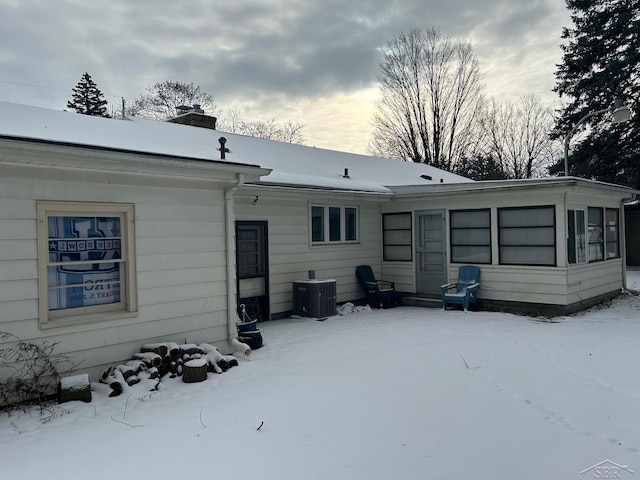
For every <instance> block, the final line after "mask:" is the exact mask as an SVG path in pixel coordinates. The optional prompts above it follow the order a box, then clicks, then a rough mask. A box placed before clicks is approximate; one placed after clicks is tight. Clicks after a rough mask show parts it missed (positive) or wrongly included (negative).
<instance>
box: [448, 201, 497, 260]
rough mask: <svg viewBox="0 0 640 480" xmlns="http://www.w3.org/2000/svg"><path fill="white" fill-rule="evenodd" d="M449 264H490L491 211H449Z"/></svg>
mask: <svg viewBox="0 0 640 480" xmlns="http://www.w3.org/2000/svg"><path fill="white" fill-rule="evenodd" d="M450 215H451V221H450V229H451V232H450V233H451V262H453V263H487V264H488V263H491V211H490V210H489V209H481V210H480V209H479V210H452V211H451V214H450Z"/></svg>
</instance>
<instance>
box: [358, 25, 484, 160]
mask: <svg viewBox="0 0 640 480" xmlns="http://www.w3.org/2000/svg"><path fill="white" fill-rule="evenodd" d="M383 55H384V58H383V61H382V64H381V65H380V76H379V82H380V93H381V99H380V101H379V103H378V111H377V113H376V114H375V116H374V119H373V126H374V136H373V139H372V141H371V145H370V148H371V150H372V152H373V153H374V154H376V155H379V156H383V157H391V158H398V159H402V160H408V161H413V162H422V163H428V164H430V165H433V166H435V167H438V168H442V169H444V170H449V171H452V170H454V169H455V167H456V163H457V162H458V161H459V159H461V158H464V157H469V156H473V155H474V153H473V152H472V150H473V147H474V145H475V144H476V142H475V139H476V136H475V135H473V133H474V129H475V127H476V123H477V122H476V117H477V115H478V110H479V105H480V103H481V100H482V88H483V87H482V81H481V74H480V70H479V66H478V61H477V58H476V56H475V54H474V53H473V49H472V47H471V44H470V43H468V42H454V41H453V40H451V38H450V37H448V36H443V35H442V34H441V33H440V31H439V30H437V29H434V28H432V29H428V30H420V29H413V30H410V31H409V32H408V33H401V34H400V35H398V36H397V37H395V38H393V39H392V40H390V41H389V42H388V43H387V45H386V48H385V50H384V52H383Z"/></svg>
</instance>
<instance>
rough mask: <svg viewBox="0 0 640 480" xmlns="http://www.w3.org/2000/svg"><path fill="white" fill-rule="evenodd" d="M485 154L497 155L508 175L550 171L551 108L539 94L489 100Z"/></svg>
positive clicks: (484, 130)
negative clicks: (514, 98)
mask: <svg viewBox="0 0 640 480" xmlns="http://www.w3.org/2000/svg"><path fill="white" fill-rule="evenodd" d="M480 123H481V125H482V135H481V138H482V139H483V142H482V143H483V150H484V156H486V157H490V158H493V159H495V161H496V163H497V164H498V165H499V167H500V169H501V170H502V172H503V173H504V175H505V177H506V178H532V177H540V176H543V175H545V174H546V173H547V169H548V167H549V165H551V164H552V163H553V144H552V141H551V140H550V138H549V134H550V132H551V130H552V129H553V125H554V120H553V116H552V112H551V109H550V108H548V107H546V106H545V105H544V104H543V103H542V101H541V100H540V98H539V97H538V96H536V95H523V96H522V97H520V99H519V101H518V102H516V103H513V102H506V103H502V104H499V103H498V102H496V101H495V99H493V100H491V101H490V102H488V104H487V105H486V108H485V109H484V112H483V115H482V121H481V122H480Z"/></svg>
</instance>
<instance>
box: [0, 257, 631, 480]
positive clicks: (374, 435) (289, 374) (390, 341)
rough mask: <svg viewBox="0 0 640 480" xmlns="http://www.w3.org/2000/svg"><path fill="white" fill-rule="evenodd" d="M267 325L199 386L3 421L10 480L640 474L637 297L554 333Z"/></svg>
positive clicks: (452, 316) (168, 383) (547, 328)
mask: <svg viewBox="0 0 640 480" xmlns="http://www.w3.org/2000/svg"><path fill="white" fill-rule="evenodd" d="M629 288H633V289H636V290H640V271H637V270H636V271H631V272H629ZM263 332H264V337H265V340H266V345H265V347H263V348H262V349H260V350H257V351H255V352H253V353H252V355H251V360H250V361H247V360H240V365H239V366H238V367H234V368H232V369H231V370H229V371H228V372H226V373H223V374H221V375H216V374H212V373H210V374H209V378H208V380H207V381H206V382H203V383H196V384H184V383H182V381H181V380H180V379H173V380H171V379H168V378H165V379H163V382H162V385H163V388H162V389H161V390H160V391H158V392H155V393H152V394H150V393H149V392H148V391H146V390H145V387H144V385H143V384H139V385H136V386H135V387H133V388H130V389H129V390H128V391H126V392H125V393H124V394H123V395H121V396H120V397H116V398H108V397H107V393H108V392H107V390H108V389H107V388H106V387H105V386H103V385H100V384H95V385H93V401H92V402H91V403H90V404H85V403H81V402H70V403H66V404H64V405H63V406H62V407H63V408H64V409H65V410H66V412H65V413H63V414H61V415H59V416H55V418H47V417H46V415H45V417H42V416H41V415H40V413H39V412H38V411H36V410H34V411H33V412H31V413H27V414H25V413H21V414H13V415H11V416H7V415H6V414H1V415H0V478H2V479H40V478H64V479H67V480H74V479H82V480H89V479H90V480H100V479H110V480H111V479H113V478H126V479H136V478H166V479H197V478H243V479H249V478H260V479H279V480H285V479H294V478H295V479H305V480H310V479H323V480H326V479H345V480H346V479H350V480H351V479H395V478H424V479H436V478H437V479H469V478H477V479H513V478H518V479H520V480H526V479H536V480H541V479H548V478H552V479H585V478H629V479H632V478H634V477H638V478H640V374H639V373H640V348H639V344H640V297H638V296H635V295H631V294H624V295H622V296H620V297H618V298H617V299H615V300H614V301H613V302H611V303H610V304H609V305H606V306H603V307H598V308H594V309H592V310H590V311H588V312H585V313H582V314H577V315H574V316H570V317H558V318H555V319H554V320H553V322H549V321H542V320H540V319H534V318H529V317H523V316H515V315H509V314H498V313H491V312H469V313H467V314H464V313H463V312H459V311H442V310H437V309H426V308H414V307H401V308H397V309H392V310H383V311H371V312H359V313H353V314H351V315H346V316H342V317H332V318H330V319H328V320H326V321H324V322H319V321H314V320H310V319H287V320H282V321H277V322H271V323H267V324H264V325H263ZM260 425H262V427H260ZM258 427H260V428H258ZM592 467H593V468H592ZM622 467H625V468H622ZM606 468H608V469H609V470H605V469H606ZM581 472H584V473H581ZM607 473H608V474H609V475H610V476H609V477H606V476H605V475H606V474H607ZM614 474H616V475H618V476H617V477H616V476H613V475H614Z"/></svg>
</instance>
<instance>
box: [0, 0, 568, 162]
mask: <svg viewBox="0 0 640 480" xmlns="http://www.w3.org/2000/svg"><path fill="white" fill-rule="evenodd" d="M0 22H1V23H0V24H1V27H2V28H0V100H1V101H9V102H16V103H23V104H28V105H36V106H42V107H47V108H54V109H64V108H65V107H66V102H67V100H69V98H70V97H71V89H72V88H73V87H74V86H75V85H76V84H77V83H78V81H79V80H80V77H81V76H82V74H83V73H84V72H85V71H86V72H88V73H89V74H90V75H91V77H92V78H93V80H94V81H95V82H96V84H97V85H98V88H100V90H101V91H102V92H103V93H104V94H105V98H106V99H107V100H109V101H110V102H113V103H114V104H117V105H120V103H121V99H120V97H124V98H125V100H126V101H131V100H132V99H134V98H135V97H137V96H139V95H140V94H141V93H144V92H145V88H147V87H149V86H151V85H153V84H154V83H156V82H159V81H164V80H176V81H184V82H193V83H194V84H196V85H200V87H201V89H202V90H204V91H206V92H208V93H211V94H212V95H214V97H215V99H216V101H217V103H218V104H219V105H220V107H221V108H222V110H226V109H227V108H229V107H234V108H236V109H237V110H238V111H239V112H240V113H241V116H242V117H244V118H246V119H249V120H259V119H264V120H268V119H270V118H276V119H278V120H292V121H298V122H300V123H303V124H304V125H305V128H304V131H303V133H304V135H305V137H306V138H307V143H308V144H310V145H315V146H317V147H323V148H331V149H337V150H345V151H350V152H356V153H367V152H368V150H367V149H368V143H369V139H370V131H371V117H372V115H373V112H374V110H375V100H376V98H377V87H376V76H377V74H378V64H379V62H380V55H379V49H380V47H382V46H384V44H385V42H386V41H387V40H389V39H390V38H392V37H393V36H395V35H397V34H398V33H400V32H403V31H407V30H409V29H411V28H414V27H418V28H430V27H436V28H439V29H440V30H441V32H442V33H444V34H449V35H451V36H452V37H454V38H461V39H466V40H470V41H471V42H472V45H473V48H474V51H475V53H476V54H477V56H478V58H479V60H480V67H481V69H482V71H483V73H484V75H485V85H486V92H487V94H489V95H494V96H498V97H500V98H508V99H517V98H518V97H519V96H520V95H523V94H529V93H533V94H537V95H539V96H540V97H541V98H543V100H545V101H546V102H549V103H554V102H556V98H555V95H554V94H553V93H552V92H551V91H550V90H551V88H552V87H553V85H554V72H555V69H556V64H558V63H559V62H560V60H561V51H560V48H559V45H560V43H561V39H560V35H561V31H562V27H564V26H569V25H570V24H569V22H570V19H569V14H568V12H567V10H566V7H565V5H564V2H563V1H562V0H339V1H338V0H267V1H262V0H225V1H222V0H220V1H216V0H188V1H186V0H185V1H176V0H172V1H168V0H108V1H102V0H89V1H88V0H0ZM44 87H47V88H44Z"/></svg>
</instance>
